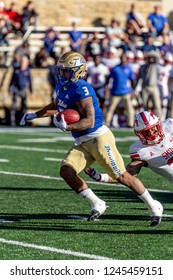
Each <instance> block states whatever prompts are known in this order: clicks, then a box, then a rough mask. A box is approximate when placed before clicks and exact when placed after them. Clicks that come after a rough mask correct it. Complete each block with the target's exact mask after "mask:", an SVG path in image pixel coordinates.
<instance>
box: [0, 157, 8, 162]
mask: <svg viewBox="0 0 173 280" xmlns="http://www.w3.org/2000/svg"><path fill="white" fill-rule="evenodd" d="M0 162H9V160H8V159H5V158H0Z"/></svg>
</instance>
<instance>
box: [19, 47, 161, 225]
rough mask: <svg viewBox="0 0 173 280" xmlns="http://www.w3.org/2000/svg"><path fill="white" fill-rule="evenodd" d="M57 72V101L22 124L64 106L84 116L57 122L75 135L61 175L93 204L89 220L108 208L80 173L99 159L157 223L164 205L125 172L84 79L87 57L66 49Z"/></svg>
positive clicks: (27, 118) (57, 66)
mask: <svg viewBox="0 0 173 280" xmlns="http://www.w3.org/2000/svg"><path fill="white" fill-rule="evenodd" d="M55 72H56V75H57V78H58V81H57V88H56V90H57V98H56V100H55V101H54V102H52V103H50V104H49V105H47V106H45V107H44V108H42V109H41V110H39V111H37V112H36V113H27V114H25V115H24V116H23V118H22V120H21V125H25V124H26V122H27V121H28V120H32V119H34V118H40V117H46V116H48V112H50V110H52V111H53V112H54V111H56V110H57V111H58V112H59V111H63V110H64V109H75V110H77V111H78V112H79V114H80V117H81V118H80V120H79V121H78V122H76V123H74V124H70V125H67V123H66V122H65V120H64V116H63V115H62V116H61V120H60V121H58V120H57V118H56V116H55V117H54V123H55V126H56V127H58V128H59V129H61V130H62V131H70V132H71V133H72V136H73V137H74V145H73V147H72V148H71V149H70V150H69V152H68V153H67V155H66V156H65V158H64V159H63V160H62V163H61V167H60V176H61V177H62V178H63V179H64V181H65V182H66V183H67V184H68V185H69V186H70V187H71V188H72V189H73V190H74V191H75V192H76V193H78V194H79V195H80V196H81V197H83V198H85V199H86V200H87V201H88V202H89V204H90V205H91V212H90V214H89V216H88V220H89V221H92V220H95V219H97V218H98V217H99V216H100V215H102V214H103V213H104V212H105V210H106V208H107V205H106V202H105V201H103V200H101V199H100V198H99V197H97V196H96V195H95V194H94V192H93V191H92V190H91V189H90V188H89V187H88V185H87V183H86V182H85V181H84V180H83V178H81V177H80V176H79V173H80V172H81V171H83V170H85V169H87V168H88V167H89V166H91V165H92V164H93V163H94V162H95V161H96V162H98V164H99V165H100V166H102V167H103V168H104V170H105V171H106V173H107V174H109V176H110V177H112V178H114V179H116V180H117V181H118V182H119V183H121V184H123V185H125V186H127V187H129V188H130V189H131V190H132V191H133V192H134V193H135V194H137V195H138V196H139V198H140V199H141V200H143V201H144V202H145V204H146V206H147V207H148V209H149V212H150V217H151V226H155V225H158V224H159V223H160V221H161V217H162V211H163V207H162V205H161V204H160V202H158V201H156V200H154V199H153V198H152V197H151V195H150V194H149V192H148V190H147V189H146V188H145V187H144V185H143V184H142V182H141V181H140V180H139V179H138V178H136V177H134V176H132V175H131V174H130V173H128V172H127V171H126V168H125V165H124V161H123V159H122V156H121V155H120V153H119V151H118V150H117V147H116V144H115V138H114V135H113V133H112V132H111V130H110V129H109V128H108V127H107V126H106V125H104V118H103V114H102V110H101V109H100V107H99V105H98V100H97V96H96V94H95V91H94V89H93V88H92V86H91V85H90V84H89V83H88V82H86V81H85V79H84V77H85V75H86V61H85V58H84V57H83V56H82V55H81V54H80V53H77V52H67V53H65V54H63V55H62V56H61V57H60V58H59V60H58V63H57V65H56V66H55Z"/></svg>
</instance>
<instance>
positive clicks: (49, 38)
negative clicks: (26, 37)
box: [43, 27, 60, 59]
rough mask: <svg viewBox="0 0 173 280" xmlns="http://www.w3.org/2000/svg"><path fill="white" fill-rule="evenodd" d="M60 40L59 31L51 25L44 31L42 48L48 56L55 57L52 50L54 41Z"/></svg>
mask: <svg viewBox="0 0 173 280" xmlns="http://www.w3.org/2000/svg"><path fill="white" fill-rule="evenodd" d="M58 40H60V33H58V32H56V31H55V30H54V29H53V28H52V27H51V28H49V29H48V30H47V31H46V34H45V37H44V39H43V42H44V49H45V51H46V53H47V56H48V57H52V58H53V59H56V53H55V51H54V47H55V42H56V41H58Z"/></svg>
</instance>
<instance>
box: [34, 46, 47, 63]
mask: <svg viewBox="0 0 173 280" xmlns="http://www.w3.org/2000/svg"><path fill="white" fill-rule="evenodd" d="M47 66H48V61H47V52H46V50H45V48H44V47H42V48H41V49H40V50H39V51H38V52H37V53H36V55H35V57H34V59H33V62H32V67H36V68H46V67H47Z"/></svg>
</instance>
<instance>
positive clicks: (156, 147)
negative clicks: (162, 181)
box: [86, 111, 173, 183]
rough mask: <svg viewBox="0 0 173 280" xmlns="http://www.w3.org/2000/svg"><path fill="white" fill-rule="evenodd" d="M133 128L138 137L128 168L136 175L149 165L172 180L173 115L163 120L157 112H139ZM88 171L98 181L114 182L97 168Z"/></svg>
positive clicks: (131, 151)
mask: <svg viewBox="0 0 173 280" xmlns="http://www.w3.org/2000/svg"><path fill="white" fill-rule="evenodd" d="M134 132H135V134H136V135H137V136H138V137H139V140H137V141H136V142H135V143H134V144H132V145H131V146H130V149H129V154H130V158H131V160H132V161H131V162H130V163H129V164H128V165H127V167H126V168H127V170H128V171H129V172H130V173H131V174H132V175H137V174H138V173H139V172H140V170H141V168H142V167H143V166H144V167H148V168H150V169H151V170H152V171H154V172H155V173H158V174H159V175H161V176H163V177H165V178H167V179H168V180H169V181H171V182H173V119H166V120H165V121H164V122H163V123H162V124H161V122H160V120H159V119H158V118H157V116H156V115H155V114H154V113H152V112H147V111H144V112H140V113H139V114H137V115H136V117H135V121H134ZM89 172H90V174H88V173H89ZM86 173H87V174H88V175H89V176H90V175H92V176H90V177H91V178H92V179H94V180H96V181H103V182H109V183H113V182H114V183H115V180H113V179H112V178H110V177H109V176H108V175H107V174H100V173H98V172H97V171H96V170H95V169H94V168H90V169H89V170H87V171H86ZM94 173H95V174H94Z"/></svg>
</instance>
